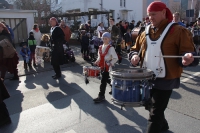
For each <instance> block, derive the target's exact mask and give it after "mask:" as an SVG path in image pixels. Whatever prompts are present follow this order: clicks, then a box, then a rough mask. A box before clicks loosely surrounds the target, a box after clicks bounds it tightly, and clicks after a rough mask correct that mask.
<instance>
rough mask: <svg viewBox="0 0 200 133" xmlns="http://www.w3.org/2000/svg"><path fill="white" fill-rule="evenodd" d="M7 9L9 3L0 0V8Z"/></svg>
mask: <svg viewBox="0 0 200 133" xmlns="http://www.w3.org/2000/svg"><path fill="white" fill-rule="evenodd" d="M1 8H3V9H8V8H9V4H8V2H7V1H6V0H0V9H1Z"/></svg>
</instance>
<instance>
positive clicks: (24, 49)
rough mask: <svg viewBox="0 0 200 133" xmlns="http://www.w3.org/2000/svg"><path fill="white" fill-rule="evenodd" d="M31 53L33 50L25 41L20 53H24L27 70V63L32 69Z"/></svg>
mask: <svg viewBox="0 0 200 133" xmlns="http://www.w3.org/2000/svg"><path fill="white" fill-rule="evenodd" d="M30 54H31V51H30V49H29V48H28V47H27V44H26V43H25V42H24V43H23V44H22V48H21V50H20V55H22V57H23V60H24V69H25V70H27V65H28V66H29V68H30V69H32V66H31V62H30Z"/></svg>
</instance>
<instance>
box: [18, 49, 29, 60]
mask: <svg viewBox="0 0 200 133" xmlns="http://www.w3.org/2000/svg"><path fill="white" fill-rule="evenodd" d="M30 54H31V51H30V49H29V48H28V47H27V48H23V47H22V48H21V50H20V55H21V56H22V57H23V60H26V55H27V56H28V57H29V59H30Z"/></svg>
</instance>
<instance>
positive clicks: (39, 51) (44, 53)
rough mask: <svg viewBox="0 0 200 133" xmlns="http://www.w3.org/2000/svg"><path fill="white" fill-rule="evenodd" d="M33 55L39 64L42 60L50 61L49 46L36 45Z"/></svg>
mask: <svg viewBox="0 0 200 133" xmlns="http://www.w3.org/2000/svg"><path fill="white" fill-rule="evenodd" d="M35 56H36V63H37V64H41V62H43V61H47V62H49V61H50V48H49V47H42V46H36V49H35Z"/></svg>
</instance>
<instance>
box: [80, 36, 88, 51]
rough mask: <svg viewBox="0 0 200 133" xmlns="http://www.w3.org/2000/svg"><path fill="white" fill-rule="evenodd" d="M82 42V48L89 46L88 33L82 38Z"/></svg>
mask: <svg viewBox="0 0 200 133" xmlns="http://www.w3.org/2000/svg"><path fill="white" fill-rule="evenodd" d="M81 44H82V48H83V49H85V50H87V49H88V46H89V37H88V36H86V35H83V36H82V39H81Z"/></svg>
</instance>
